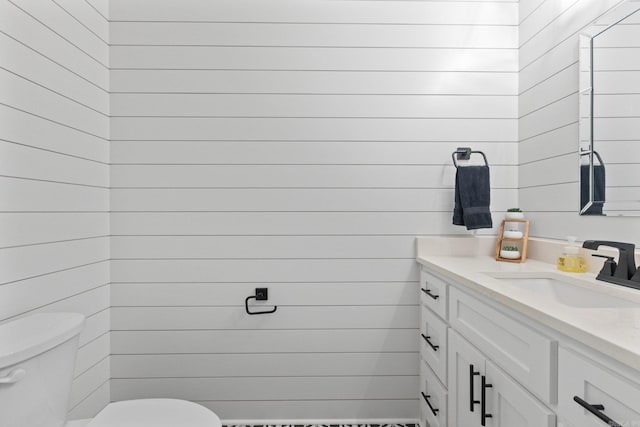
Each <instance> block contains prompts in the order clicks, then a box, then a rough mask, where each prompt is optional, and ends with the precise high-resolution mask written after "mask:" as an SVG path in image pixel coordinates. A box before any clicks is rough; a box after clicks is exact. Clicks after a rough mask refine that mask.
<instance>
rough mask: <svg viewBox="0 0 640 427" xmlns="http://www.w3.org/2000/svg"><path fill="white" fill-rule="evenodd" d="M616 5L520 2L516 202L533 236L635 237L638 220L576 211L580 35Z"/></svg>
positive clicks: (592, 0)
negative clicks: (524, 214) (518, 186)
mask: <svg viewBox="0 0 640 427" xmlns="http://www.w3.org/2000/svg"><path fill="white" fill-rule="evenodd" d="M619 3H620V1H619V0H575V1H556V0H521V1H520V42H519V45H520V54H519V61H520V76H519V77H520V82H519V86H520V90H519V94H520V95H519V116H520V120H519V125H518V128H519V134H520V135H519V141H520V142H519V149H518V152H519V158H520V161H519V164H520V167H519V180H520V191H519V199H520V202H519V203H520V205H521V207H522V208H523V209H524V210H526V211H527V212H528V216H529V217H530V218H531V219H532V226H531V232H532V234H533V235H535V236H539V237H547V238H554V239H564V238H565V237H566V236H567V235H576V236H578V238H579V239H580V240H586V239H607V240H621V241H634V240H635V241H636V242H638V239H639V236H640V219H639V218H638V217H627V218H620V217H618V218H602V217H600V218H598V217H589V216H586V217H585V216H582V217H580V216H578V213H577V212H578V205H579V203H580V196H579V187H578V181H579V169H578V160H577V156H578V155H577V151H578V117H579V113H578V88H579V84H578V83H579V68H578V66H579V64H578V45H579V34H580V32H581V30H582V29H583V28H585V27H586V26H588V25H589V24H590V23H591V22H593V21H594V20H595V19H597V18H598V17H599V16H601V15H602V14H604V13H606V12H607V11H608V10H610V9H611V8H612V7H615V6H616V5H617V4H619Z"/></svg>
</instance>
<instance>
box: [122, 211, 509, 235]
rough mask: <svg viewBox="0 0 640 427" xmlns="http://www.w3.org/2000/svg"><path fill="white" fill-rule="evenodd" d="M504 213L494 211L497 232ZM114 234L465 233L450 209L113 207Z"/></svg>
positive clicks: (486, 230) (491, 231)
mask: <svg viewBox="0 0 640 427" xmlns="http://www.w3.org/2000/svg"><path fill="white" fill-rule="evenodd" d="M503 216H504V215H503V213H502V212H495V213H494V214H493V223H494V229H493V230H489V229H484V230H479V233H481V234H482V233H485V234H486V233H492V234H495V233H496V230H495V225H496V224H498V225H499V222H500V221H501V219H502V217H503ZM111 217H112V228H111V230H112V233H113V234H114V235H167V232H168V230H171V234H172V235H180V234H185V235H196V236H198V235H221V236H237V235H241V236H254V235H257V236H260V235H270V234H275V235H283V236H290V235H312V236H320V235H326V234H328V235H331V234H340V235H347V236H359V235H406V236H412V237H415V236H416V235H439V234H466V233H467V231H466V229H464V228H462V227H457V226H454V225H452V224H451V212H449V211H446V212H444V211H443V212H126V213H125V212H114V213H113V214H112V215H111Z"/></svg>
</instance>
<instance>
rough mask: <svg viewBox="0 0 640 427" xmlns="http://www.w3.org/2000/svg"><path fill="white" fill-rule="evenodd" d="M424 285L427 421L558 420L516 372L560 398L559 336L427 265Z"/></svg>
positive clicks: (423, 409)
mask: <svg viewBox="0 0 640 427" xmlns="http://www.w3.org/2000/svg"><path fill="white" fill-rule="evenodd" d="M420 284H421V289H422V290H421V317H420V341H421V344H420V349H421V350H420V355H421V357H420V358H421V369H420V384H421V389H420V414H421V424H423V425H424V426H428V427H440V426H448V427H475V426H478V427H480V426H492V427H514V426H518V427H554V426H555V425H556V417H555V414H554V413H553V412H552V411H551V410H550V409H549V408H547V407H546V406H545V405H543V404H542V403H541V402H540V401H539V400H538V399H537V398H536V397H534V396H533V394H531V393H530V391H528V390H527V389H525V388H524V387H523V386H521V385H520V384H519V383H518V382H517V380H515V379H513V378H512V376H515V377H521V378H522V379H524V380H525V381H528V380H530V381H528V382H529V383H530V384H531V386H532V387H533V388H535V389H536V393H537V394H538V395H541V396H542V397H543V398H545V399H546V400H553V399H555V396H556V394H555V390H556V388H555V382H554V380H555V378H554V377H553V375H552V373H553V372H555V365H554V357H555V356H556V349H557V347H556V343H555V342H554V341H552V340H550V339H548V338H547V337H545V336H542V335H540V334H538V333H536V332H535V331H533V330H531V329H529V328H527V327H526V326H524V325H522V324H519V323H518V322H516V321H515V320H513V319H510V318H508V317H507V316H505V315H504V314H502V313H499V312H497V311H496V310H495V309H494V308H491V307H489V306H486V305H485V304H484V303H482V302H481V301H479V300H477V299H476V298H474V297H473V296H471V295H470V294H468V293H465V292H463V291H461V290H460V289H458V288H457V286H456V284H455V283H449V282H447V281H446V280H444V279H442V278H440V277H438V276H437V275H436V274H432V273H430V272H428V271H426V270H425V269H424V268H422V269H421V275H420ZM471 341H472V342H473V344H472V343H471ZM505 371H506V372H505ZM507 372H508V373H507ZM483 386H484V387H483ZM483 415H484V417H483Z"/></svg>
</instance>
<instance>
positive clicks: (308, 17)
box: [110, 0, 518, 37]
mask: <svg viewBox="0 0 640 427" xmlns="http://www.w3.org/2000/svg"><path fill="white" fill-rule="evenodd" d="M467 3H469V4H467ZM154 5H155V7H153V8H150V7H149V3H148V0H134V1H132V0H113V1H112V2H111V5H110V6H111V10H110V13H111V15H110V19H112V20H114V21H188V22H202V21H204V22H206V21H215V22H290V23H300V22H310V23H385V24H390V23H397V24H444V23H459V24H482V25H492V24H493V25H517V23H518V17H517V15H518V7H517V4H516V3H506V2H487V3H484V2H478V3H475V2H465V3H458V2H448V1H433V2H432V1H428V2H415V1H397V2H396V1H393V2H388V1H382V2H380V1H376V0H365V1H344V2H334V3H332V4H329V5H328V4H327V3H326V2H324V1H322V0H310V1H307V2H304V3H300V2H299V1H297V0H275V1H271V2H269V4H266V3H263V2H260V1H255V0H220V1H216V2H210V1H207V0H185V1H183V2H181V3H179V4H177V3H175V2H173V1H171V0H162V1H155V2H154ZM116 37H117V36H116Z"/></svg>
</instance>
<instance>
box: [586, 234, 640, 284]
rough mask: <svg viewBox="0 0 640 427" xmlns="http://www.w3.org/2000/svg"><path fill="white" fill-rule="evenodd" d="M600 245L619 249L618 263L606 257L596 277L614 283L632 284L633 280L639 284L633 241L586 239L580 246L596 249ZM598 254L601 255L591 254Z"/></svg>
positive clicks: (638, 271)
mask: <svg viewBox="0 0 640 427" xmlns="http://www.w3.org/2000/svg"><path fill="white" fill-rule="evenodd" d="M600 246H609V247H612V248H616V249H618V251H619V253H620V254H619V256H618V263H617V264H616V262H615V261H613V258H612V257H604V258H607V261H606V262H605V263H604V267H603V268H602V270H601V271H600V273H598V277H597V278H596V279H598V280H603V281H605V282H610V283H616V284H618V285H624V286H631V287H637V286H634V282H636V283H637V284H639V285H640V270H638V269H637V268H636V258H635V257H636V254H635V250H636V246H635V245H634V244H633V243H622V242H609V241H606V240H586V241H585V242H584V243H583V244H582V247H583V248H585V249H592V250H594V251H595V250H597V249H598V248H599V247H600ZM593 256H600V257H602V255H593Z"/></svg>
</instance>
